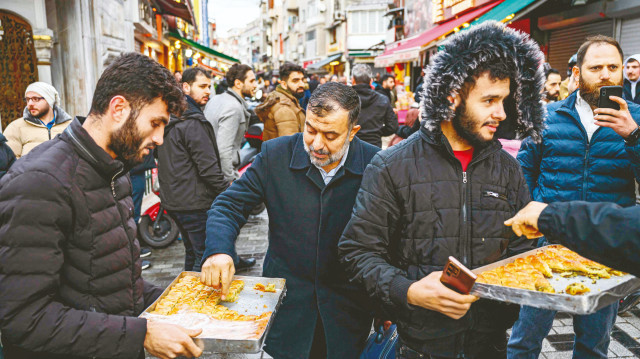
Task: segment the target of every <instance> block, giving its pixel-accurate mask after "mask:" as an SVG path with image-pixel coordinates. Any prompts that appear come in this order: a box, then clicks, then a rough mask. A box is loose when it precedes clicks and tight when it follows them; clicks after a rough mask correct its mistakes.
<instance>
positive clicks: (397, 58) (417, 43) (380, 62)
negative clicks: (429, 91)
mask: <svg viewBox="0 0 640 359" xmlns="http://www.w3.org/2000/svg"><path fill="white" fill-rule="evenodd" d="M526 1H528V0H526ZM501 2H502V1H496V2H493V3H491V4H488V5H485V6H483V7H480V8H478V9H475V10H473V11H471V12H468V13H466V14H464V15H462V16H460V17H458V18H456V19H453V20H449V21H447V22H444V23H442V24H440V25H438V26H435V27H433V28H431V29H429V30H427V31H425V32H423V33H421V34H420V35H418V36H416V37H413V38H411V39H408V40H405V41H404V42H403V43H402V44H400V45H398V46H396V47H395V48H392V49H388V50H386V51H385V52H384V53H383V54H382V55H380V56H378V57H377V58H376V61H375V66H376V67H387V66H391V65H393V64H395V63H398V62H409V61H414V60H417V59H419V58H420V51H422V50H423V48H424V47H425V46H426V45H428V44H429V43H431V42H433V41H434V40H437V39H438V38H440V37H442V36H445V35H447V34H448V33H450V32H452V31H454V29H456V28H460V27H461V26H462V25H463V24H468V23H470V22H471V21H473V20H474V19H476V18H478V17H480V16H482V15H484V14H485V13H487V12H488V11H489V10H491V9H493V8H494V7H496V5H498V4H500V3H501Z"/></svg>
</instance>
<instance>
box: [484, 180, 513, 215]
mask: <svg viewBox="0 0 640 359" xmlns="http://www.w3.org/2000/svg"><path fill="white" fill-rule="evenodd" d="M480 203H481V208H482V209H484V210H493V211H503V212H509V213H512V212H514V211H515V203H514V201H513V199H512V198H510V196H509V192H508V191H507V189H506V188H504V187H500V186H495V185H484V186H482V188H481V191H480Z"/></svg>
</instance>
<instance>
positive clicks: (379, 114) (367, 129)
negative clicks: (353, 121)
mask: <svg viewBox="0 0 640 359" xmlns="http://www.w3.org/2000/svg"><path fill="white" fill-rule="evenodd" d="M352 73H353V78H352V81H353V83H354V85H353V89H354V90H356V92H357V93H358V97H360V106H362V110H361V111H360V117H358V123H359V124H360V126H361V128H360V131H359V132H358V134H357V135H356V136H358V138H359V139H361V140H363V141H364V142H367V143H369V144H372V145H374V146H377V147H382V136H389V135H393V134H394V133H396V131H397V130H398V116H396V114H395V112H393V108H392V107H391V104H390V103H389V99H388V98H387V97H386V96H384V95H382V94H380V93H378V92H376V91H373V90H372V89H371V81H372V80H371V67H369V65H366V64H357V65H355V66H354V67H353V71H352Z"/></svg>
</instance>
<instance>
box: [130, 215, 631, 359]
mask: <svg viewBox="0 0 640 359" xmlns="http://www.w3.org/2000/svg"><path fill="white" fill-rule="evenodd" d="M267 227H268V217H267V212H266V211H264V212H262V214H260V215H258V216H251V218H250V219H249V221H248V223H247V224H246V225H245V226H244V228H243V229H242V232H241V234H240V237H239V238H238V241H237V250H238V254H239V255H240V256H242V257H245V258H248V257H254V258H256V260H257V262H258V263H257V265H256V266H255V267H253V268H251V270H248V271H243V272H241V273H240V274H243V275H257V276H259V275H260V274H261V273H262V261H263V259H264V255H265V253H266V250H267V241H266V238H267V231H268V228H267ZM148 259H150V260H151V262H152V266H151V268H150V269H147V270H145V271H144V273H143V276H144V278H145V279H147V280H149V281H151V282H153V283H155V284H158V285H161V286H167V285H168V284H169V283H170V282H171V281H172V280H173V279H174V278H175V277H176V276H177V275H178V274H179V273H180V272H181V271H182V268H183V265H184V263H183V261H184V247H183V245H182V242H180V241H176V242H174V243H173V244H172V245H171V246H169V247H168V248H165V249H157V250H154V251H153V253H152V255H151V257H149V258H148ZM572 348H573V325H572V318H571V316H570V315H568V314H564V313H559V314H558V315H557V316H556V319H555V320H554V322H553V329H552V330H551V333H550V334H549V336H548V337H547V338H546V339H545V340H544V343H543V347H542V353H543V354H542V355H541V356H540V358H545V359H563V358H571V355H572ZM210 358H234V359H236V358H237V359H241V358H242V359H258V358H260V354H257V355H237V354H236V355H216V356H212V357H210ZM263 358H270V357H269V356H268V355H266V354H264V356H263ZM609 358H640V308H639V307H636V308H634V309H632V310H631V311H630V313H629V314H627V315H626V316H624V317H621V316H618V319H617V321H616V325H615V327H614V331H613V334H612V337H611V344H610V345H609Z"/></svg>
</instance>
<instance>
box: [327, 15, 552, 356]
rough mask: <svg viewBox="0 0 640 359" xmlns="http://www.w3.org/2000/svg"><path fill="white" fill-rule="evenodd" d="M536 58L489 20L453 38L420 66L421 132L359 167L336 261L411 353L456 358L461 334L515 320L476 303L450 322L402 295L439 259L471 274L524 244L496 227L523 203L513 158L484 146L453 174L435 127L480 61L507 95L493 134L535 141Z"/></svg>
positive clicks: (538, 116)
mask: <svg viewBox="0 0 640 359" xmlns="http://www.w3.org/2000/svg"><path fill="white" fill-rule="evenodd" d="M541 59H542V53H541V52H540V50H539V48H538V46H537V45H536V44H535V42H533V41H532V40H530V39H527V38H526V35H523V34H521V33H519V32H516V31H514V30H511V29H508V28H506V27H505V26H504V25H502V24H499V23H496V22H485V23H483V24H480V25H477V26H474V27H472V28H471V29H470V30H467V31H464V32H462V33H460V34H458V35H456V36H454V37H453V38H452V39H451V40H449V41H448V42H447V43H445V45H444V49H443V50H442V51H440V52H438V54H437V55H436V57H435V58H434V59H433V61H432V64H431V65H430V67H429V68H427V71H426V73H427V75H426V76H425V85H424V87H425V90H424V92H423V95H424V98H423V101H422V106H423V108H422V109H423V111H422V114H423V119H424V126H423V127H421V128H420V131H419V132H418V133H415V134H413V135H411V136H410V137H409V138H408V139H407V140H406V141H403V142H401V143H399V144H398V145H395V146H393V147H391V148H389V149H387V150H386V151H382V152H379V153H378V154H377V155H376V156H375V157H374V158H373V160H372V161H371V164H370V165H369V166H368V167H367V170H366V171H365V174H364V178H363V180H362V186H361V188H360V192H359V193H358V197H357V199H356V204H355V207H354V212H353V216H352V218H351V221H350V222H349V224H348V225H347V227H346V229H345V232H344V233H343V236H342V238H341V240H340V244H339V251H340V255H341V257H342V262H343V263H344V264H345V265H346V266H347V270H348V271H349V272H350V273H351V276H352V279H353V280H355V281H357V282H359V283H361V284H362V285H364V287H365V288H366V290H367V292H368V293H369V295H370V296H371V297H373V298H376V299H377V300H379V301H381V302H382V304H384V306H385V307H386V309H387V311H388V315H391V316H392V318H393V319H394V320H396V321H397V323H398V328H399V332H400V337H401V338H402V340H403V341H405V342H406V343H407V344H408V345H409V346H410V347H412V348H414V349H416V350H419V351H421V352H425V353H431V354H434V355H438V356H446V357H456V355H457V354H459V353H460V352H461V351H462V350H463V348H461V347H460V344H461V343H462V342H464V339H463V337H464V336H465V335H466V332H468V331H471V330H473V331H483V332H495V333H497V332H500V331H504V330H505V329H506V328H508V327H510V326H511V325H512V324H513V322H514V321H515V320H516V318H517V315H518V310H519V307H518V306H515V305H506V304H502V303H497V302H493V301H488V300H480V301H478V302H476V303H474V304H473V305H472V306H471V309H470V310H469V312H468V313H467V314H466V315H465V316H464V317H463V318H461V319H459V320H453V319H450V318H449V317H446V316H445V315H443V314H440V313H439V312H435V311H431V310H427V309H423V308H420V307H415V306H411V305H409V304H408V303H407V291H408V289H409V286H410V285H411V284H412V283H413V282H415V281H417V280H419V279H421V278H423V277H425V276H427V275H428V274H429V273H431V272H433V271H438V270H442V268H443V266H444V265H445V263H446V262H447V258H448V256H454V257H456V258H458V259H459V260H461V261H462V262H463V263H464V264H465V265H466V266H468V267H470V268H477V267H480V266H482V265H485V264H489V263H492V262H495V261H497V260H499V259H501V258H503V257H505V256H508V255H512V254H515V253H518V252H521V251H524V250H528V249H532V248H533V241H532V240H526V239H524V238H517V237H515V235H514V234H513V232H512V231H511V229H510V228H509V227H506V226H504V224H503V222H504V221H505V220H507V219H509V218H510V217H512V216H513V215H515V214H516V212H517V211H518V209H520V208H522V207H523V206H524V205H525V204H526V203H527V202H529V200H530V197H529V196H530V195H529V191H528V189H527V185H526V182H525V179H524V177H523V174H522V170H521V169H520V166H519V164H518V162H517V161H516V160H515V159H514V158H513V157H511V156H510V155H509V154H508V153H506V152H505V151H502V150H500V147H501V146H500V144H499V142H498V141H497V140H494V141H493V142H492V143H491V144H490V145H489V146H488V147H485V148H483V149H476V150H475V152H474V154H473V159H472V161H471V163H470V164H469V167H468V168H467V172H463V171H462V166H461V165H460V161H458V160H457V159H456V157H455V156H454V154H453V151H452V149H451V146H450V144H449V142H448V140H447V138H446V137H445V136H444V135H443V134H442V132H441V127H440V125H441V123H442V121H448V120H450V119H451V118H452V116H453V111H452V110H451V109H450V107H451V102H449V101H448V99H447V96H448V95H450V94H451V93H456V92H459V91H460V88H461V86H462V85H463V84H464V83H465V81H466V80H467V79H468V78H469V76H471V74H474V73H475V71H476V69H477V68H478V67H479V66H480V65H481V64H484V63H488V62H494V61H498V60H500V61H508V62H509V63H511V64H513V68H512V71H513V73H512V76H513V78H511V83H512V86H511V89H512V91H511V94H510V95H509V97H508V98H507V99H506V100H505V108H504V110H505V112H506V114H507V118H506V119H505V120H504V121H501V122H500V126H499V127H498V132H497V137H503V138H504V137H507V138H513V137H515V136H517V135H519V136H523V135H531V136H532V137H533V138H534V139H539V138H540V131H541V130H542V128H543V127H544V126H543V116H542V115H543V109H542V107H541V105H540V89H541V88H542V84H543V81H544V76H543V74H542V71H541V69H540V66H539V65H540V63H541V62H540V60H541ZM465 350H466V349H465ZM467 354H468V353H467Z"/></svg>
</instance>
